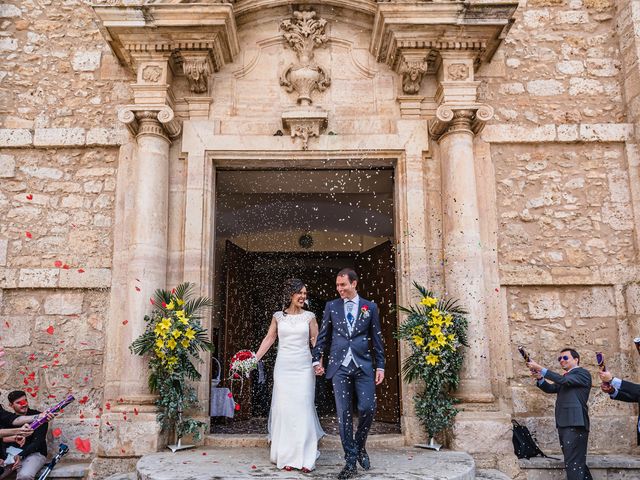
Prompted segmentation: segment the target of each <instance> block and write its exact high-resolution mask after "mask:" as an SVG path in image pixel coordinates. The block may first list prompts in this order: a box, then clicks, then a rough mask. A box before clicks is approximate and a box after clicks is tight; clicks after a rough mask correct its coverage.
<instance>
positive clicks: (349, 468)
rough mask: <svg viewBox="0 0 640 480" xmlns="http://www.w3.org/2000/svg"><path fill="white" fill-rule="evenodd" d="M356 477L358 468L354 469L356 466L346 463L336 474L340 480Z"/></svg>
mask: <svg viewBox="0 0 640 480" xmlns="http://www.w3.org/2000/svg"><path fill="white" fill-rule="evenodd" d="M356 475H358V468H357V467H356V465H355V464H350V463H347V464H346V465H345V466H344V468H343V469H342V471H341V472H340V473H339V474H338V478H339V479H340V480H342V479H345V478H354V477H355V476H356Z"/></svg>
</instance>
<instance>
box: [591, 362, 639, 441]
mask: <svg viewBox="0 0 640 480" xmlns="http://www.w3.org/2000/svg"><path fill="white" fill-rule="evenodd" d="M599 375H600V380H602V382H603V384H602V385H601V386H600V388H601V389H602V391H603V392H605V393H608V394H609V396H610V397H611V398H613V399H614V400H620V401H621V402H629V403H638V404H640V385H638V384H637V383H632V382H628V381H626V380H621V379H619V378H617V377H614V376H613V375H612V374H611V373H610V372H600V373H599ZM636 435H637V440H636V441H637V443H638V445H640V415H638V423H637V424H636Z"/></svg>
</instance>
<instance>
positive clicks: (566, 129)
mask: <svg viewBox="0 0 640 480" xmlns="http://www.w3.org/2000/svg"><path fill="white" fill-rule="evenodd" d="M481 137H482V139H483V140H484V141H485V142H489V143H550V142H555V143H579V142H626V141H628V140H630V139H631V138H632V137H633V124H631V123H580V124H577V123H576V124H554V123H551V124H547V125H532V126H528V125H510V124H492V125H487V126H486V127H485V128H484V130H483V131H482V134H481Z"/></svg>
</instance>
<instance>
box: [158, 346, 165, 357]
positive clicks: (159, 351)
mask: <svg viewBox="0 0 640 480" xmlns="http://www.w3.org/2000/svg"><path fill="white" fill-rule="evenodd" d="M156 355H157V356H158V358H164V357H165V354H164V351H162V350H160V349H159V348H156Z"/></svg>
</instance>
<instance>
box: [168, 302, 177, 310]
mask: <svg viewBox="0 0 640 480" xmlns="http://www.w3.org/2000/svg"><path fill="white" fill-rule="evenodd" d="M166 308H167V310H173V309H174V308H176V306H175V304H174V303H173V300H171V301H170V302H169V303H167V307H166Z"/></svg>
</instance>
